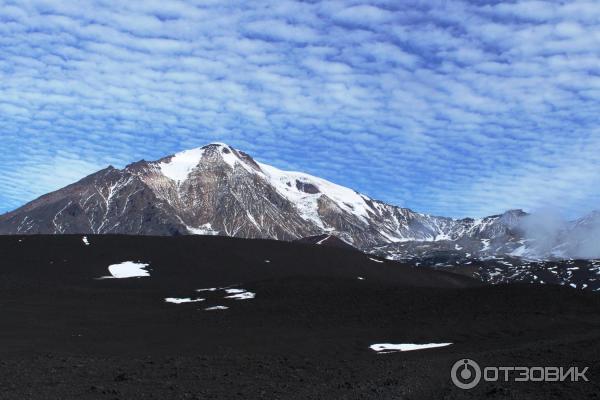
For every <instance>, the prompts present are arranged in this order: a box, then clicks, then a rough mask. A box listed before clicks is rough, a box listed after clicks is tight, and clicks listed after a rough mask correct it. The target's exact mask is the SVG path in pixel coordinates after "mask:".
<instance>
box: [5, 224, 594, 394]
mask: <svg viewBox="0 0 600 400" xmlns="http://www.w3.org/2000/svg"><path fill="white" fill-rule="evenodd" d="M320 240H323V239H320ZM0 259H1V260H2V262H1V266H2V267H1V268H0V310H1V317H2V329H1V330H0V398H2V399H9V400H10V399H19V400H21V399H40V400H42V399H43V400H47V399H64V400H70V399H78V400H79V399H104V398H107V399H231V398H238V397H239V398H245V399H274V398H279V399H299V400H300V399H302V400H307V399H324V398H326V399H378V400H379V399H399V398H402V399H454V398H471V399H480V398H506V397H509V398H519V399H521V398H538V399H544V400H545V399H548V398H593V397H594V396H595V395H596V394H597V393H598V382H599V381H598V379H600V375H599V367H600V365H599V364H598V360H600V311H599V310H600V296H597V295H595V294H594V293H589V292H582V291H575V290H570V289H569V288H565V287H560V286H547V285H498V286H484V285H482V284H481V282H478V281H476V280H473V279H470V278H467V277H462V276H460V275H456V274H452V273H448V272H444V271H436V270H431V269H429V268H416V267H415V266H414V265H410V264H403V263H399V262H394V261H389V260H384V259H381V258H377V257H373V256H371V255H367V254H361V253H360V252H357V251H355V250H353V249H345V248H338V247H334V246H325V245H313V244H304V243H290V242H284V241H272V240H257V239H254V240H249V239H238V238H227V237H218V236H214V237H213V236H191V235H190V236H179V237H155V236H132V235H129V236H121V235H87V237H85V239H84V237H83V236H81V235H51V236H38V235H30V236H23V235H18V236H3V237H0ZM111 266H112V267H111ZM115 266H119V268H115ZM124 267H127V271H126V272H127V274H124V275H127V276H129V275H139V277H130V278H121V279H116V278H110V276H111V275H112V274H113V273H114V274H116V275H117V276H123V275H121V274H120V273H121V272H123V271H122V270H120V271H119V269H120V268H124ZM136 270H137V271H136ZM142 270H143V271H144V272H142ZM232 296H234V297H232ZM382 343H390V344H395V345H399V344H407V345H408V347H411V348H414V347H417V348H418V346H419V345H425V344H430V343H451V344H450V345H447V346H445V347H439V348H430V349H426V350H416V351H411V352H396V353H388V354H379V353H377V352H375V351H374V350H372V346H374V345H377V344H382ZM375 348H377V346H375ZM465 357H468V358H471V359H474V360H476V361H477V362H478V363H480V365H482V366H493V365H496V366H505V365H529V366H531V365H536V366H537V365H541V366H571V365H574V366H578V367H581V368H584V367H589V371H588V372H587V377H588V379H590V382H579V383H577V382H564V383H557V382H552V383H543V382H535V383H524V382H511V383H503V382H482V383H481V384H480V385H479V386H478V387H477V388H476V389H473V390H470V391H463V390H461V389H458V388H456V387H454V386H453V385H452V383H451V381H450V369H451V366H452V365H453V364H454V362H456V361H457V360H460V359H463V358H465Z"/></svg>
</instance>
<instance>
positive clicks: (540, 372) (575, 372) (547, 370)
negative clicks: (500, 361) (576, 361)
mask: <svg viewBox="0 0 600 400" xmlns="http://www.w3.org/2000/svg"><path fill="white" fill-rule="evenodd" d="M588 370H589V367H585V368H583V369H582V370H581V369H579V367H485V368H483V370H482V369H481V367H479V364H477V363H476V362H475V361H473V360H471V359H468V358H464V359H462V360H458V361H457V362H455V363H454V365H453V366H452V370H451V371H450V377H451V378H452V383H454V385H455V386H456V387H458V388H460V389H465V390H468V389H473V388H474V387H475V386H477V385H478V384H479V382H480V381H481V379H483V380H484V381H486V382H509V381H515V382H564V381H567V380H570V381H571V382H580V381H584V382H589V379H588V378H587V376H585V374H586V372H587V371H588Z"/></svg>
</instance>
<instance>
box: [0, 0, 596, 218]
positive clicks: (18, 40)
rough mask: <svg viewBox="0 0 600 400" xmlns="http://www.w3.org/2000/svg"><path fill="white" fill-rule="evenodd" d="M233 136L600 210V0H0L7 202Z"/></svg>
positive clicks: (455, 212) (493, 203) (336, 173)
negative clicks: (109, 167) (97, 172)
mask: <svg viewBox="0 0 600 400" xmlns="http://www.w3.org/2000/svg"><path fill="white" fill-rule="evenodd" d="M210 142H225V143H228V144H230V145H232V146H234V147H236V148H238V149H241V150H244V151H246V152H248V153H249V154H251V155H252V156H253V157H254V158H256V159H257V160H259V161H261V162H264V163H267V164H271V165H274V166H276V167H279V168H282V169H289V170H296V171H303V172H307V173H310V174H313V175H317V176H320V177H323V178H325V179H328V180H331V181H333V182H336V183H339V184H342V185H344V186H348V187H351V188H353V189H355V190H358V191H360V192H362V193H365V194H367V195H369V196H371V197H373V198H376V199H381V200H384V201H386V202H389V203H392V204H396V205H399V206H403V207H409V208H412V209H414V210H416V211H420V212H425V213H431V214H435V215H445V216H452V217H464V216H473V217H478V216H485V215H491V214H497V213H500V212H503V211H504V210H507V209H515V208H520V209H524V210H527V211H535V210H537V209H545V208H548V207H552V208H555V209H557V210H560V212H561V213H562V214H563V215H565V216H567V217H569V218H575V217H577V216H580V215H583V214H586V213H587V212H589V211H591V210H594V209H600V3H598V2H597V1H596V0H591V1H584V0H573V1H568V2H559V1H515V2H493V1H469V2H465V1H437V0H426V1H411V0H403V1H398V0H392V1H386V0H367V1H354V0H346V1H289V0H256V1H245V0H241V1H237V0H206V1H177V0H169V1H164V0H160V1H155V0H144V1H85V2H79V1H69V0H32V1H29V0H18V1H6V0H0V143H1V144H2V147H1V149H2V151H0V213H1V212H6V211H9V210H12V209H14V208H16V207H18V206H20V205H22V204H24V203H25V202H27V201H30V200H32V199H34V198H36V197H37V196H39V195H42V194H44V193H46V192H49V191H51V190H55V189H58V188H60V187H62V186H65V185H67V184H69V183H72V182H74V181H76V180H78V179H80V178H82V177H84V176H86V175H88V174H90V173H92V172H94V171H96V170H99V169H101V168H104V167H106V166H108V165H109V164H110V165H113V166H115V167H119V168H121V167H124V166H125V165H127V164H128V163H130V162H133V161H137V160H140V159H146V160H155V159H159V158H161V157H163V156H165V155H168V154H172V153H174V152H177V151H180V150H184V149H189V148H194V147H199V146H202V145H204V144H207V143H210Z"/></svg>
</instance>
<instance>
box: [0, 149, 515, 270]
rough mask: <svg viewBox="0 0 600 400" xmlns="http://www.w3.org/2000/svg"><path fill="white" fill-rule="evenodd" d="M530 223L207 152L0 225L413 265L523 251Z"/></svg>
mask: <svg viewBox="0 0 600 400" xmlns="http://www.w3.org/2000/svg"><path fill="white" fill-rule="evenodd" d="M526 215H527V214H525V213H524V212H522V211H520V210H513V211H508V212H506V213H504V214H502V215H496V216H491V217H486V218H482V219H471V218H466V219H461V220H456V219H451V218H445V217H435V216H430V215H426V214H421V213H416V212H414V211H412V210H409V209H406V208H401V207H397V206H393V205H390V204H386V203H384V202H381V201H378V200H374V199H372V198H370V197H368V196H366V195H364V194H361V193H358V192H356V191H354V190H352V189H349V188H346V187H343V186H340V185H337V184H335V183H332V182H329V181H327V180H324V179H321V178H318V177H315V176H311V175H308V174H304V173H300V172H289V171H282V170H280V169H277V168H275V167H272V166H269V165H266V164H262V163H259V162H257V161H255V160H254V159H253V158H252V157H251V156H250V155H248V154H246V153H244V152H243V151H240V150H237V149H235V148H233V147H231V146H229V145H227V144H223V143H211V144H208V145H206V146H203V147H200V148H196V149H191V150H186V151H182V152H180V153H177V154H174V155H170V156H167V157H164V158H162V159H160V160H157V161H144V160H142V161H138V162H135V163H133V164H130V165H128V166H126V167H125V168H123V169H115V168H113V167H108V168H106V169H103V170H101V171H98V172H96V173H94V174H92V175H90V176H88V177H86V178H84V179H82V180H80V181H79V182H77V183H74V184H72V185H69V186H67V187H65V188H63V189H60V190H58V191H56V192H52V193H49V194H46V195H44V196H42V197H40V198H38V199H36V200H34V201H32V202H30V203H28V204H26V205H24V206H23V207H21V208H19V209H17V210H15V211H13V212H10V213H8V214H5V215H2V216H0V234H66V233H82V234H134V235H186V234H205V235H207V234H208V235H226V236H237V237H244V238H270V239H278V240H294V239H299V238H303V237H308V236H316V235H321V234H330V235H335V236H337V237H339V238H341V239H342V240H344V241H345V242H347V243H349V244H351V245H353V246H354V247H357V248H359V249H361V250H366V251H379V252H380V253H381V254H382V255H387V256H391V257H393V258H404V257H409V256H411V254H412V253H413V252H414V251H415V246H413V245H412V243H419V249H423V248H429V249H430V248H431V246H430V245H432V244H433V243H436V244H442V247H441V248H444V249H446V247H448V246H452V248H453V249H454V248H457V247H461V248H466V249H468V251H469V252H470V253H471V254H474V255H481V256H486V255H493V254H497V253H502V254H509V253H513V252H517V253H518V252H521V253H524V252H525V250H524V249H523V246H524V240H523V238H522V235H521V232H520V230H519V226H520V221H521V220H522V219H523V218H524V217H525V216H526ZM428 243H429V245H428ZM459 243H460V245H459ZM423 244H425V245H423ZM423 246H425V247H423ZM438 247H439V245H438ZM419 251H420V250H419Z"/></svg>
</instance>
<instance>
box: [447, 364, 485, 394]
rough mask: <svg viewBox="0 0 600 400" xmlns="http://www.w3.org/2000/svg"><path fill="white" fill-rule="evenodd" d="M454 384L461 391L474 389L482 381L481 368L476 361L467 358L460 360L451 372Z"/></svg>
mask: <svg viewBox="0 0 600 400" xmlns="http://www.w3.org/2000/svg"><path fill="white" fill-rule="evenodd" d="M450 377H451V378H452V383H454V384H455V385H456V386H457V387H459V388H461V389H465V390H466V389H473V388H474V387H475V386H477V384H478V383H479V381H480V380H481V368H479V364H477V363H476V362H475V361H473V360H470V359H468V358H465V359H463V360H458V361H457V362H455V363H454V365H453V366H452V370H451V371H450Z"/></svg>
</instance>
